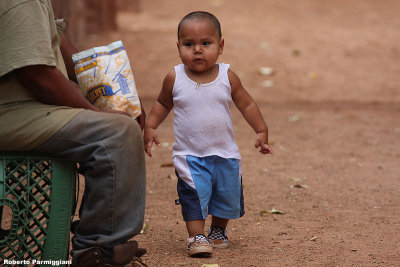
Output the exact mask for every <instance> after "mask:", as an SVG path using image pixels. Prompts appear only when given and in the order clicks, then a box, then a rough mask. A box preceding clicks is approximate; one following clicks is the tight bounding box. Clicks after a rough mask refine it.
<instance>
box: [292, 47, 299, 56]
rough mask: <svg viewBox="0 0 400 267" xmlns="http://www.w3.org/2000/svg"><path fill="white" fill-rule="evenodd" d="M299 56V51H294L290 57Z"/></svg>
mask: <svg viewBox="0 0 400 267" xmlns="http://www.w3.org/2000/svg"><path fill="white" fill-rule="evenodd" d="M300 55H301V51H300V50H299V49H294V50H292V56H295V57H297V56H300Z"/></svg>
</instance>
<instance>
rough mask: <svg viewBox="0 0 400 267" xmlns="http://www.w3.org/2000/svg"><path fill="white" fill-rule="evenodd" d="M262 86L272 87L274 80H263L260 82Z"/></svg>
mask: <svg viewBox="0 0 400 267" xmlns="http://www.w3.org/2000/svg"><path fill="white" fill-rule="evenodd" d="M261 85H262V87H265V88H268V87H273V86H274V81H271V80H265V81H263V82H262V83H261Z"/></svg>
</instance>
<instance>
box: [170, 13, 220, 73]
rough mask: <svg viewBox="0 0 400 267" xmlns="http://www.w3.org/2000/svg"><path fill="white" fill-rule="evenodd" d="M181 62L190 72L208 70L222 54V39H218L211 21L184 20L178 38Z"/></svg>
mask: <svg viewBox="0 0 400 267" xmlns="http://www.w3.org/2000/svg"><path fill="white" fill-rule="evenodd" d="M177 45H178V50H179V56H180V58H181V60H182V63H183V64H184V65H185V66H186V68H188V69H189V70H190V71H192V72H196V73H200V72H205V71H208V70H210V69H211V68H212V67H213V66H214V64H215V62H216V61H217V59H218V56H219V55H221V54H222V51H223V48H224V40H223V39H220V38H219V36H218V32H217V30H216V29H215V27H213V25H212V23H211V22H209V21H208V20H205V19H193V20H187V21H185V22H184V23H183V24H182V26H181V29H180V34H179V40H178V43H177Z"/></svg>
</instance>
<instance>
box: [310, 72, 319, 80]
mask: <svg viewBox="0 0 400 267" xmlns="http://www.w3.org/2000/svg"><path fill="white" fill-rule="evenodd" d="M318 76H319V75H318V73H316V72H315V71H310V72H309V73H308V77H309V78H310V79H316V78H318Z"/></svg>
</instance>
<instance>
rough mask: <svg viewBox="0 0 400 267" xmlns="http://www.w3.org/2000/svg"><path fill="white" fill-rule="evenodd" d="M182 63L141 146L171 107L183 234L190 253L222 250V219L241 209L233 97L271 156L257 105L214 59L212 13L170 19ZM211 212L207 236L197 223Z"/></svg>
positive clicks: (216, 31)
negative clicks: (174, 21) (176, 22)
mask: <svg viewBox="0 0 400 267" xmlns="http://www.w3.org/2000/svg"><path fill="white" fill-rule="evenodd" d="M177 47H178V52H179V56H180V58H181V61H182V63H183V64H180V65H178V66H175V67H174V69H173V70H171V71H170V72H169V73H168V74H167V75H166V77H165V79H164V82H163V85H162V89H161V92H160V94H159V96H158V98H157V101H156V103H155V104H154V106H153V107H152V109H151V112H150V114H149V117H148V119H147V122H146V126H145V130H144V144H145V152H146V153H147V154H148V155H149V156H150V157H151V156H152V154H151V147H152V145H153V143H155V144H156V145H159V144H160V142H159V140H158V137H157V133H156V128H157V127H158V126H159V125H160V123H161V122H162V121H164V119H165V118H166V117H167V115H168V113H169V112H170V110H171V109H172V108H174V135H175V143H174V146H173V155H172V159H173V163H174V167H175V170H176V174H177V176H178V185H177V191H178V196H179V201H180V204H181V205H182V215H183V219H184V220H185V223H186V228H187V231H188V234H189V238H188V244H187V251H188V254H189V255H190V256H210V255H211V253H212V250H213V247H218V248H227V247H228V237H227V231H226V226H227V224H228V221H229V219H235V218H239V217H241V216H243V215H244V208H243V191H242V177H241V157H240V154H239V149H238V146H237V144H236V143H235V134H234V132H233V126H232V118H231V113H230V106H231V103H232V101H233V103H235V105H236V106H237V108H238V109H239V111H240V112H241V113H242V114H243V117H244V118H245V119H246V121H247V122H248V123H249V124H250V126H251V127H252V128H253V129H254V131H255V132H256V134H257V137H256V140H255V147H257V148H260V152H261V153H262V154H269V153H271V154H272V150H271V148H270V146H269V145H268V128H267V125H266V123H265V122H264V119H263V116H262V114H261V112H260V109H259V108H258V106H257V104H256V103H255V102H254V100H253V99H252V98H251V96H250V95H249V94H248V93H247V91H246V90H245V89H244V88H243V86H242V84H241V82H240V80H239V78H238V76H237V75H236V74H235V73H234V72H233V71H232V70H230V68H229V65H228V64H224V63H216V62H217V59H218V57H219V55H221V54H222V51H223V49H224V39H223V38H222V34H221V26H220V23H219V21H218V19H217V18H216V17H215V16H214V15H212V14H210V13H208V12H203V11H196V12H192V13H189V14H188V15H186V16H185V17H184V18H183V19H182V20H181V22H180V23H179V25H178V42H177ZM207 214H211V215H212V222H211V227H210V228H209V230H208V236H205V232H204V227H205V219H206V217H207Z"/></svg>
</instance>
